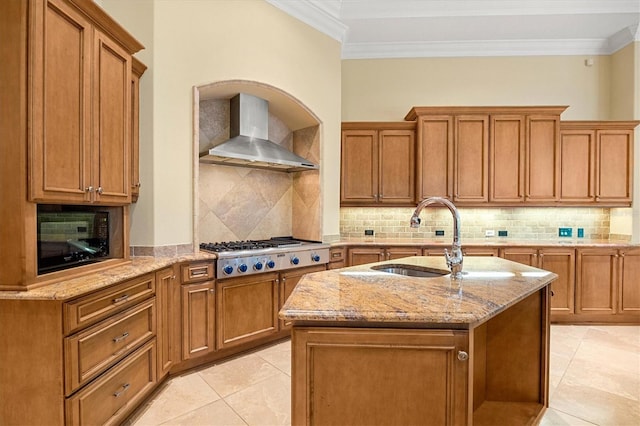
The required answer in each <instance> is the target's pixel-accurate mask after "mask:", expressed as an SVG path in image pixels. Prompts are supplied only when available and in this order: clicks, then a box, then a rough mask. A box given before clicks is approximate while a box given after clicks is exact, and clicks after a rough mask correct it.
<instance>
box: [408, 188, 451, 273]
mask: <svg viewBox="0 0 640 426" xmlns="http://www.w3.org/2000/svg"><path fill="white" fill-rule="evenodd" d="M431 204H442V205H443V206H445V207H447V208H448V209H449V211H450V212H451V215H452V216H453V243H452V245H451V253H449V251H448V250H446V249H445V251H444V257H445V259H446V261H447V266H448V267H449V270H450V271H451V276H452V277H453V278H459V277H460V276H461V275H462V245H461V243H460V213H459V212H458V209H457V208H456V206H454V205H453V203H452V202H451V201H449V200H447V199H446V198H442V197H430V198H425V199H424V200H422V201H420V203H418V206H417V207H416V209H415V211H414V212H413V215H412V216H411V220H410V222H409V224H410V226H411V227H412V228H418V227H420V212H421V211H422V209H424V208H425V207H426V206H428V205H431Z"/></svg>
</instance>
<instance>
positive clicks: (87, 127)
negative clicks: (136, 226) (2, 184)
mask: <svg viewBox="0 0 640 426" xmlns="http://www.w3.org/2000/svg"><path fill="white" fill-rule="evenodd" d="M141 48H142V45H141V44H140V43H138V42H137V41H136V40H135V39H133V37H131V36H130V35H129V34H128V33H126V32H125V31H124V30H123V29H122V28H121V27H119V26H118V25H117V24H116V23H115V22H114V21H113V20H112V19H111V18H109V17H108V16H107V15H106V14H105V13H104V11H102V9H100V8H99V7H98V6H96V5H95V3H93V2H90V1H79V0H38V1H33V2H31V3H30V8H29V46H28V52H29V66H30V72H29V74H28V75H29V82H28V85H29V90H30V98H29V104H28V111H29V121H30V123H29V124H30V125H29V131H30V133H29V135H28V140H29V162H28V164H29V199H30V200H31V201H36V202H50V203H51V202H53V203H99V204H127V203H129V202H130V201H131V176H130V174H131V158H130V156H131V136H132V112H131V111H132V109H131V108H132V103H131V102H132V98H131V96H132V74H131V67H132V56H131V55H132V53H134V52H136V51H138V50H140V49H141Z"/></svg>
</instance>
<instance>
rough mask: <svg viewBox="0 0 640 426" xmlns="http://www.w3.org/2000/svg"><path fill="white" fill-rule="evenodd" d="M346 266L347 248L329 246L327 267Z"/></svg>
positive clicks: (338, 267)
mask: <svg viewBox="0 0 640 426" xmlns="http://www.w3.org/2000/svg"><path fill="white" fill-rule="evenodd" d="M345 266H347V248H346V247H344V246H341V247H331V248H330V249H329V264H328V265H327V269H340V268H344V267H345Z"/></svg>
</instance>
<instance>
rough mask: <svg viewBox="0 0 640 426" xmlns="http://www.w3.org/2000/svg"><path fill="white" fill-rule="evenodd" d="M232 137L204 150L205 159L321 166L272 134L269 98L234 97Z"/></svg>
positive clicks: (286, 167) (279, 167)
mask: <svg viewBox="0 0 640 426" xmlns="http://www.w3.org/2000/svg"><path fill="white" fill-rule="evenodd" d="M229 105H230V123H229V124H230V126H229V127H230V129H229V134H230V137H231V138H230V139H229V140H227V141H225V142H222V143H221V144H220V145H217V146H215V147H213V148H211V149H210V150H209V152H208V153H207V152H205V153H201V154H200V162H201V163H211V164H222V165H225V166H237V167H251V168H258V169H268V170H275V171H280V172H301V171H306V170H317V169H318V165H317V164H314V163H313V162H311V161H309V160H307V159H305V158H302V157H300V156H299V155H296V154H294V153H293V152H291V151H289V150H287V149H286V148H284V147H282V146H280V145H279V144H277V143H275V142H272V141H270V140H269V139H268V138H269V102H267V101H266V100H265V99H262V98H258V97H256V96H252V95H248V94H246V93H240V94H238V95H236V96H234V97H233V98H231V100H230V104H229Z"/></svg>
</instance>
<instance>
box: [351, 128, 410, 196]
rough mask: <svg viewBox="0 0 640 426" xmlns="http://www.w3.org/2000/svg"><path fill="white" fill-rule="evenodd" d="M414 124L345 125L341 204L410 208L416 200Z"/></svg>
mask: <svg viewBox="0 0 640 426" xmlns="http://www.w3.org/2000/svg"><path fill="white" fill-rule="evenodd" d="M414 129H415V123H407V122H400V123H366V122H362V123H356V122H353V123H342V156H341V159H342V163H341V184H340V204H341V205H343V206H376V205H388V206H408V205H413V204H414V197H415V131H414Z"/></svg>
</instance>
